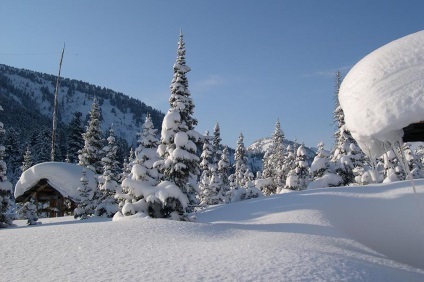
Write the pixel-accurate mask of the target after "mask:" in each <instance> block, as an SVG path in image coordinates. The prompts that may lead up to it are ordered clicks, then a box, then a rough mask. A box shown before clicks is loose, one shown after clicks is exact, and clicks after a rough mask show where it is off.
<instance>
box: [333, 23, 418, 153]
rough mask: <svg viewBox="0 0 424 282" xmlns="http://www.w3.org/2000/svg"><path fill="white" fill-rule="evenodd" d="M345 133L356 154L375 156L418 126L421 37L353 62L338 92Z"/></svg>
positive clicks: (414, 36)
mask: <svg viewBox="0 0 424 282" xmlns="http://www.w3.org/2000/svg"><path fill="white" fill-rule="evenodd" d="M339 101H340V105H341V107H342V109H343V111H344V115H345V122H346V127H347V128H348V129H349V130H350V132H351V133H352V136H353V137H354V138H355V139H356V140H357V142H358V144H359V146H360V147H361V149H362V150H363V151H364V152H365V153H367V154H369V155H371V154H372V155H375V156H377V155H381V154H382V153H384V151H385V149H384V146H383V144H384V143H385V142H390V143H394V142H395V141H400V140H401V139H402V137H403V128H404V127H406V126H408V125H410V124H413V123H417V122H420V121H423V120H424V31H420V32H417V33H413V34H410V35H408V36H405V37H402V38H400V39H398V40H395V41H393V42H390V43H388V44H387V45H384V46H383V47H381V48H379V49H377V50H375V51H374V52H372V53H370V54H369V55H367V56H366V57H365V58H363V59H362V60H361V61H359V62H358V63H357V64H356V65H355V66H354V67H353V68H352V69H351V70H350V71H349V73H348V74H347V75H346V77H345V79H344V80H343V82H342V85H341V87H340V91H339Z"/></svg>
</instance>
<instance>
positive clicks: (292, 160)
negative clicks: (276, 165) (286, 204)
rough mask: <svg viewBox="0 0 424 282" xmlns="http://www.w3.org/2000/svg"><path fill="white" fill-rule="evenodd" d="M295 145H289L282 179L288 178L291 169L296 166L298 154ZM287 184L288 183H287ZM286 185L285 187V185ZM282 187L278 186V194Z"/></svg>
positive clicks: (285, 155)
mask: <svg viewBox="0 0 424 282" xmlns="http://www.w3.org/2000/svg"><path fill="white" fill-rule="evenodd" d="M295 151H296V149H295V145H293V146H292V145H287V148H286V151H285V154H284V161H283V167H282V179H287V177H288V176H289V174H290V171H291V170H293V169H294V168H295V167H296V154H295ZM285 186H286V185H285ZM285 186H284V187H285ZM281 190H282V189H280V188H277V194H279V193H280V192H281Z"/></svg>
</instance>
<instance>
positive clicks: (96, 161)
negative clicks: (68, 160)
mask: <svg viewBox="0 0 424 282" xmlns="http://www.w3.org/2000/svg"><path fill="white" fill-rule="evenodd" d="M102 134H103V133H102V129H101V128H100V107H99V103H98V101H97V98H94V100H93V104H92V105H91V110H90V120H89V122H88V126H87V127H86V130H85V133H83V134H82V137H83V139H84V147H83V148H82V149H81V150H80V151H79V155H78V159H79V163H78V164H79V165H80V166H83V167H86V168H88V169H90V170H92V171H93V172H95V173H97V174H101V173H102V163H101V155H102V152H101V149H102V143H103V142H102Z"/></svg>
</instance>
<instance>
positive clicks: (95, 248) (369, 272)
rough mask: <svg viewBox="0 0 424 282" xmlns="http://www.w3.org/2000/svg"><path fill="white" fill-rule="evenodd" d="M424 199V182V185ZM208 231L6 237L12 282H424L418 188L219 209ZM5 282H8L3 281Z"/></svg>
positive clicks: (116, 229)
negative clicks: (415, 196)
mask: <svg viewBox="0 0 424 282" xmlns="http://www.w3.org/2000/svg"><path fill="white" fill-rule="evenodd" d="M417 187H418V188H419V190H420V191H421V192H420V193H419V197H423V196H424V194H423V192H422V191H423V188H424V180H417ZM197 217H198V222H197V223H192V222H180V221H171V220H163V219H151V218H140V216H137V215H135V216H132V217H126V219H127V220H120V221H113V222H111V221H110V219H103V218H91V219H87V220H84V221H76V220H73V218H72V217H63V218H56V219H54V218H50V219H41V220H40V221H41V222H42V223H43V224H41V225H38V226H31V227H26V226H25V227H23V226H24V225H26V222H25V221H15V223H16V224H17V225H18V226H17V227H16V228H13V227H12V228H7V229H4V230H2V231H1V232H0V241H1V242H2V248H1V251H0V256H1V257H2V262H1V271H2V272H1V273H2V274H1V275H2V277H4V278H5V279H7V280H9V281H16V280H19V281H30V280H31V281H40V280H43V281H57V280H63V278H64V277H65V278H66V280H69V281H140V280H143V281H171V280H172V281H424V244H423V238H424V233H423V225H422V223H421V222H420V215H419V211H418V207H417V204H416V201H415V199H414V196H413V194H412V193H411V190H410V187H409V183H408V182H397V183H391V184H375V185H369V186H360V187H344V188H343V187H342V188H326V189H313V190H304V191H300V192H291V193H286V194H283V195H274V196H270V197H263V198H257V199H252V200H248V201H242V202H237V203H232V204H228V205H217V206H213V207H210V208H208V209H205V210H203V211H202V212H200V213H198V214H197ZM0 280H1V279H0Z"/></svg>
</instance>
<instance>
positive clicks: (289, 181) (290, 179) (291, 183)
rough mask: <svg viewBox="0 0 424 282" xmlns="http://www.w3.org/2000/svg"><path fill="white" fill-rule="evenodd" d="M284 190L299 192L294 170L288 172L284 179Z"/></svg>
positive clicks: (297, 179)
mask: <svg viewBox="0 0 424 282" xmlns="http://www.w3.org/2000/svg"><path fill="white" fill-rule="evenodd" d="M284 188H285V189H291V190H300V183H299V176H298V175H297V173H296V169H292V170H290V171H289V173H288V175H287V178H286V185H285V186H284ZM280 192H281V191H280Z"/></svg>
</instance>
